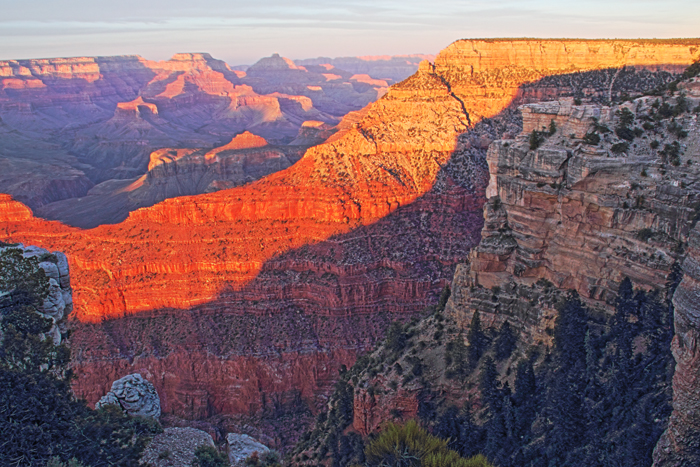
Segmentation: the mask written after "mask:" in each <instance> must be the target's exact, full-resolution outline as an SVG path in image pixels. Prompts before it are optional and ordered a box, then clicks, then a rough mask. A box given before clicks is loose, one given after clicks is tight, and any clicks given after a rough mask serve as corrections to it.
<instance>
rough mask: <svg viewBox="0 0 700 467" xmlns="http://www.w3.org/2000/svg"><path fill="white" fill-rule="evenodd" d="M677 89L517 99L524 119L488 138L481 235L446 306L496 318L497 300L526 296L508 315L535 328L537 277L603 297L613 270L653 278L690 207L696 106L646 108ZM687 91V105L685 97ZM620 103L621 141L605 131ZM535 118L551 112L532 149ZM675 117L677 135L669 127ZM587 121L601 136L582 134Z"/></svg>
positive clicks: (694, 202) (661, 277) (690, 215)
mask: <svg viewBox="0 0 700 467" xmlns="http://www.w3.org/2000/svg"><path fill="white" fill-rule="evenodd" d="M684 99H685V98H683V97H678V96H676V97H673V98H659V99H658V102H657V98H656V97H645V98H640V99H637V100H634V101H632V102H628V103H624V104H621V105H617V106H613V107H607V106H600V105H588V104H583V105H575V104H574V103H573V102H572V100H563V101H555V102H548V103H544V104H532V105H526V106H524V107H522V108H521V110H522V114H523V127H524V130H525V131H523V133H522V134H521V135H520V136H518V137H517V138H515V139H512V140H501V141H497V142H494V143H493V144H492V145H491V147H490V148H489V151H488V155H487V162H488V165H489V171H490V174H491V176H490V177H491V178H490V182H489V186H488V187H487V190H486V195H487V196H489V197H490V199H491V200H490V201H489V202H488V203H487V205H486V207H485V210H484V218H485V225H484V230H483V231H482V241H481V243H480V245H479V246H478V247H477V248H476V249H475V250H474V251H473V252H472V254H471V255H470V262H469V265H468V266H464V267H461V268H460V269H459V270H458V274H457V276H456V278H455V287H454V293H453V297H452V300H451V303H450V305H449V306H448V309H450V310H453V311H454V312H455V313H456V314H457V316H460V313H462V315H461V316H460V319H461V321H462V322H465V320H468V319H470V317H471V312H472V311H473V310H474V309H479V310H481V311H483V312H484V313H485V316H486V319H487V320H489V321H490V320H496V321H502V320H503V319H505V315H501V313H500V312H499V310H500V309H506V308H509V309H511V310H512V309H514V308H513V307H510V306H508V304H511V303H514V302H518V301H519V299H523V298H524V299H525V300H520V302H528V301H529V302H531V306H530V307H529V308H528V307H527V306H526V305H524V304H523V303H520V305H518V306H517V307H516V308H518V309H519V310H520V312H522V315H521V316H520V317H519V318H517V319H518V320H520V321H522V322H523V323H526V324H527V326H526V327H527V328H529V329H530V330H532V331H536V328H537V327H538V326H539V325H540V324H541V323H542V317H543V314H545V315H546V314H548V312H546V311H544V310H543V309H542V307H541V306H540V305H539V304H537V303H533V302H536V299H533V297H531V296H529V295H528V294H530V295H531V294H532V287H531V286H533V285H534V284H535V283H538V281H542V280H546V281H549V282H551V283H552V284H553V285H554V286H556V287H558V288H560V289H571V288H573V289H576V290H577V291H578V292H579V293H580V294H581V295H582V296H584V297H587V298H590V299H592V300H596V301H602V302H606V301H608V302H609V301H610V300H612V299H613V298H614V296H615V293H616V290H617V287H618V284H619V283H620V281H621V280H622V279H623V278H624V277H629V278H630V279H631V280H632V281H633V282H634V283H635V284H637V285H638V286H642V287H645V288H653V287H662V286H663V285H664V283H665V281H666V276H667V275H668V273H669V271H670V268H671V266H672V265H673V263H674V262H676V261H678V260H679V259H680V258H681V257H682V256H681V253H682V249H681V248H680V246H681V245H682V244H683V243H685V242H687V240H688V233H689V230H690V229H691V228H692V226H693V225H694V222H695V221H696V219H697V214H696V213H697V206H698V201H699V200H698V194H697V191H696V187H695V184H696V181H697V177H698V169H697V165H696V164H697V162H698V159H697V157H698V152H697V148H698V128H697V125H698V123H697V115H696V114H694V113H693V112H688V111H687V110H686V111H684V112H681V113H680V114H678V115H676V116H675V117H671V115H670V114H669V115H667V116H666V117H665V118H664V117H662V116H661V115H660V113H661V114H662V113H663V112H664V111H663V110H661V112H659V111H658V110H657V109H658V108H659V107H660V106H661V107H663V108H677V106H678V105H679V103H681V104H680V105H682V106H686V104H685V103H683V102H685V101H684ZM693 99H694V98H692V97H691V98H690V101H688V103H687V106H686V107H687V109H692V108H694V107H695V106H696V102H695V100H693ZM664 106H665V107H664ZM625 110H627V111H629V112H630V115H632V116H633V117H632V118H633V122H632V123H631V124H630V125H628V126H629V127H630V131H632V132H634V131H636V133H635V134H636V135H637V136H634V135H632V134H630V135H628V137H631V138H632V141H626V140H624V139H621V138H619V137H618V136H616V134H615V133H616V132H620V131H622V130H619V128H621V126H624V125H623V124H622V123H621V112H623V111H625ZM592 118H595V119H597V122H598V123H597V124H594V121H593V120H592ZM672 119H673V120H672ZM545 121H547V122H551V121H554V122H555V126H556V128H557V131H556V133H555V134H554V135H552V136H548V137H547V136H542V138H543V139H544V140H545V141H544V142H543V144H542V146H540V147H539V148H537V149H535V150H531V149H530V135H531V134H532V131H531V130H534V129H535V128H542V127H543V126H546V125H543V123H544V122H545ZM596 125H598V128H603V127H605V129H599V130H596ZM642 127H643V128H644V129H643V128H642ZM677 127H683V128H685V131H686V132H687V136H684V137H680V138H679V136H677V131H678V130H674V128H677ZM673 131H675V132H676V134H674V133H673ZM586 133H590V134H595V135H597V137H599V139H600V142H599V143H597V144H595V145H594V144H590V142H589V143H588V144H587V143H586V140H584V139H583V138H582V136H584V135H585V134H586ZM620 134H623V135H624V134H625V133H624V131H622V132H621V133H620ZM654 141H656V142H655V143H654ZM621 145H622V146H621ZM625 145H626V146H625ZM616 148H617V149H616ZM674 154H675V155H674ZM539 283H540V284H541V283H542V282H539ZM496 287H498V288H499V290H500V291H502V292H503V293H502V294H501V297H500V298H498V299H497V300H494V299H492V298H491V297H492V296H494V294H493V293H492V291H491V290H490V289H494V288H496ZM468 310H469V311H468ZM465 313H466V314H465ZM542 330H543V329H539V331H542ZM540 336H541V334H540Z"/></svg>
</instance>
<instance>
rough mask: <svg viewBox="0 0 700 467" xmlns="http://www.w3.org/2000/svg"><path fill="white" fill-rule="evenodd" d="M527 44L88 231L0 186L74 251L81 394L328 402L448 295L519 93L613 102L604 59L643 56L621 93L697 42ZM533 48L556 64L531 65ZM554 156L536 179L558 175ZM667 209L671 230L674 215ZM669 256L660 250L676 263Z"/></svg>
mask: <svg viewBox="0 0 700 467" xmlns="http://www.w3.org/2000/svg"><path fill="white" fill-rule="evenodd" d="M519 42H520V41H518V43H513V42H509V41H504V42H500V43H499V42H489V41H480V42H479V41H460V42H457V43H455V44H453V45H452V46H450V47H449V48H448V49H446V51H445V52H443V54H441V55H440V56H439V57H438V58H437V59H436V64H435V66H433V65H431V64H429V63H428V62H424V63H423V64H422V65H421V67H420V70H419V72H418V73H416V74H415V75H414V76H412V77H411V78H409V79H407V80H405V81H403V82H402V83H400V84H398V85H395V86H393V87H391V88H390V89H389V91H388V92H387V94H386V95H385V96H384V97H383V98H382V99H380V100H379V101H377V102H376V103H374V104H371V105H370V106H369V107H367V108H366V109H364V111H363V112H361V113H358V114H354V115H352V116H350V117H348V119H346V122H345V123H344V124H341V125H340V128H341V130H340V131H338V132H337V133H336V134H334V135H333V136H331V137H330V138H329V139H328V140H327V141H326V142H325V143H324V144H321V145H318V146H315V147H313V148H311V149H309V150H308V151H307V152H306V153H305V155H304V156H303V158H302V159H301V160H300V161H299V162H297V163H296V164H295V165H293V166H291V167H289V168H287V169H286V170H282V171H280V172H277V173H275V174H272V175H269V176H267V177H265V178H263V179H261V180H259V181H257V182H253V183H251V184H249V185H246V186H243V187H238V188H234V189H230V190H224V191H218V192H216V193H211V194H207V195H201V196H184V197H179V198H174V199H168V200H166V201H164V202H162V203H160V204H157V205H155V206H152V207H150V208H144V209H139V210H137V211H134V212H132V213H131V214H130V216H129V218H128V219H127V220H125V221H124V222H122V223H120V224H117V225H113V226H101V227H98V228H95V229H92V230H88V231H82V230H79V229H74V228H69V227H66V226H64V225H61V224H59V223H50V222H46V221H41V220H37V219H34V218H32V217H31V214H30V213H29V212H28V211H27V210H26V208H24V207H23V206H21V205H19V204H18V203H16V202H13V201H12V200H10V199H9V198H8V197H4V198H2V199H0V202H1V203H2V205H3V207H4V210H3V211H2V212H3V214H2V215H3V219H2V222H3V224H4V225H3V228H2V229H1V230H0V232H1V233H2V236H3V238H7V239H17V240H22V241H31V242H33V243H38V244H41V245H47V246H51V248H55V249H61V250H64V251H66V252H67V254H68V255H69V258H70V260H71V266H72V270H73V271H74V273H75V281H74V290H75V301H76V315H77V317H78V319H79V320H81V321H82V322H83V323H84V324H80V325H78V329H77V330H76V332H75V338H74V339H75V340H74V346H75V348H76V357H77V358H76V368H77V370H78V374H79V375H80V376H79V378H78V380H77V382H76V391H77V392H78V394H80V395H83V396H86V397H87V398H88V400H91V401H94V400H96V398H97V397H99V395H98V393H99V392H101V391H102V390H104V389H106V387H105V386H106V385H107V384H108V382H110V381H112V380H114V379H116V378H118V377H119V376H122V375H124V374H128V373H133V372H135V371H140V372H142V374H144V373H143V371H146V372H150V373H149V375H148V376H146V377H147V378H148V379H149V380H152V381H153V382H154V384H155V385H156V388H157V390H158V392H159V394H161V397H162V401H163V410H164V411H165V412H166V413H176V414H179V415H182V416H187V417H206V416H209V415H213V414H216V413H241V412H243V411H247V410H248V407H252V411H253V412H254V413H270V412H269V411H271V410H273V409H274V407H276V406H278V407H283V408H285V410H289V409H290V407H293V406H295V405H296V406H298V405H299V404H298V403H297V402H298V400H299V399H301V400H302V401H303V402H304V403H305V404H306V405H307V406H308V407H309V408H310V409H311V410H312V411H313V410H315V407H316V404H318V403H319V400H320V399H319V398H318V395H319V394H323V393H327V392H328V390H329V389H330V388H331V385H332V382H333V380H334V378H335V375H336V372H337V368H338V366H339V365H340V364H341V363H345V364H347V363H351V362H352V360H353V359H354V358H355V356H356V355H357V352H359V351H362V350H364V349H367V348H369V347H370V346H371V345H372V344H373V343H374V342H376V339H378V338H379V337H380V336H381V335H382V333H383V330H384V329H385V326H386V323H388V321H389V320H390V319H393V318H396V317H399V316H409V315H412V314H417V313H420V312H421V311H422V310H423V308H424V307H425V305H426V304H429V303H432V302H434V300H435V299H436V295H437V294H438V293H439V291H440V289H441V288H442V287H443V286H444V284H445V283H446V282H448V281H449V280H450V279H452V277H453V275H454V271H455V266H456V265H457V264H458V263H460V262H464V261H466V258H467V254H468V252H469V250H470V248H471V247H473V246H475V245H476V244H477V243H478V239H479V234H480V230H481V227H482V222H483V220H482V219H483V217H482V205H483V202H484V196H483V193H484V189H485V187H486V184H487V181H488V176H487V171H486V169H487V168H486V164H485V163H484V155H485V150H486V148H487V147H488V146H489V143H490V142H491V141H492V140H494V139H497V138H501V137H502V136H503V135H510V136H511V137H512V136H513V135H515V134H517V132H518V131H519V120H518V117H517V115H516V114H515V112H514V110H513V108H512V107H510V108H507V106H508V105H510V104H511V101H512V100H513V99H514V97H517V99H520V101H528V100H530V99H536V98H538V97H539V96H541V95H548V94H555V95H559V94H563V95H566V94H576V93H577V92H579V91H580V90H581V89H580V88H578V87H577V83H585V84H586V86H588V87H587V88H586V89H589V90H590V94H591V96H592V98H598V97H599V96H604V95H605V94H606V93H608V92H609V91H610V89H611V88H610V83H609V82H606V81H605V79H606V77H610V76H611V75H610V74H608V72H607V71H606V70H607V69H608V68H610V67H619V66H623V65H625V64H626V63H628V62H626V61H625V60H627V59H629V63H630V64H633V65H639V66H640V67H641V68H643V69H640V70H639V71H638V72H637V71H634V70H633V71H630V72H629V73H625V74H624V76H622V75H623V74H622V73H620V76H618V78H617V80H616V82H618V81H619V82H620V83H622V84H624V86H622V87H620V88H615V89H614V92H615V93H618V92H621V90H624V89H635V86H636V87H637V88H638V87H641V86H642V84H645V83H647V82H649V81H651V82H655V83H660V82H664V81H665V80H668V78H669V76H670V75H666V74H664V73H665V72H664V73H657V74H654V73H651V72H650V71H649V69H654V68H657V67H663V68H668V67H670V69H672V70H680V69H681V68H682V64H685V65H687V64H688V63H690V61H692V59H693V58H694V57H695V56H694V55H693V54H696V55H697V50H696V52H692V50H691V49H692V47H690V46H689V45H687V44H676V45H664V47H666V48H668V49H669V50H671V51H673V53H670V52H669V53H668V54H661V55H658V56H656V55H655V56H648V57H647V58H646V59H645V60H646V61H642V60H641V59H638V58H636V57H637V55H634V54H632V55H629V54H628V55H624V54H622V55H620V54H618V55H614V54H613V55H612V56H608V55H606V54H603V55H597V53H596V55H595V56H596V57H601V58H599V59H594V58H592V57H587V56H583V57H582V58H581V54H583V55H585V53H590V54H594V52H591V51H590V50H591V46H592V45H595V44H598V45H599V46H600V47H599V50H602V49H605V48H606V47H613V46H614V45H615V44H613V43H608V42H602V41H600V42H598V43H594V42H581V43H583V44H586V46H587V47H588V49H585V50H588V52H585V50H584V49H581V50H582V51H581V52H580V53H578V55H576V57H578V58H581V60H580V63H584V64H585V66H579V67H578V68H576V67H575V65H572V63H573V62H572V60H573V59H572V60H569V61H566V60H563V59H562V57H560V56H559V55H557V53H558V52H557V53H554V52H552V53H554V55H553V56H552V57H549V56H548V54H549V53H550V52H551V51H558V50H562V48H565V49H566V50H569V49H571V50H578V49H577V47H579V46H578V45H577V44H579V42H575V43H572V44H571V47H569V46H568V43H566V42H562V41H533V43H537V44H540V45H547V47H544V46H542V47H539V46H538V47H535V46H534V45H533V46H531V47H530V48H529V49H528V50H530V52H529V53H530V56H526V57H525V58H522V57H521V56H520V55H517V54H516V55H513V54H511V53H510V52H508V51H509V50H511V49H512V48H513V47H515V48H516V49H518V48H519V47H521V44H519ZM523 43H526V42H523ZM562 44H563V45H562ZM624 44H628V42H624ZM629 44H630V47H631V48H632V49H634V50H637V49H640V48H641V49H644V47H646V46H645V45H644V44H641V43H629ZM549 45H551V47H549ZM499 47H501V48H502V49H503V50H505V51H506V53H504V54H503V56H502V57H501V58H500V59H499V60H496V61H493V62H488V61H484V62H483V64H482V66H481V67H480V68H479V67H477V72H474V73H471V70H472V68H473V67H474V66H475V64H478V63H479V60H480V59H479V58H478V57H479V54H477V53H476V52H474V50H475V49H476V50H478V51H480V52H479V53H480V54H481V56H486V55H489V54H490V55H491V56H495V55H496V51H497V49H498V48H499ZM613 48H614V47H613ZM662 49H663V48H662ZM518 50H519V49H518ZM644 50H646V49H644ZM660 50H661V49H660ZM664 50H665V49H664ZM584 52H585V53H584ZM533 57H535V58H536V60H535V58H533ZM548 57H549V58H548ZM679 57H680V58H679ZM578 58H577V60H578ZM528 60H530V61H532V60H535V61H534V62H533V63H537V64H539V65H541V68H537V70H536V72H533V73H524V71H523V70H526V69H527V62H528ZM667 60H668V61H670V62H671V63H670V64H669V63H666V61H667ZM684 60H685V61H684ZM539 65H538V66H539ZM488 66H492V67H494V68H492V69H489V68H488ZM467 70H469V72H467ZM519 70H520V71H519ZM588 70H594V71H593V72H589V73H578V72H584V71H588ZM597 70H602V71H597ZM574 71H575V72H577V74H575V75H573V77H572V76H568V77H562V78H561V82H560V81H558V80H557V79H558V77H557V75H560V74H564V73H571V72H574ZM550 75H551V76H553V78H551V79H545V78H546V77H547V76H550ZM612 75H614V73H612ZM504 76H506V77H507V78H508V79H505V78H503V77H504ZM554 78H557V79H554ZM576 80H579V81H576ZM562 83H568V84H566V85H563V84H562ZM572 83H573V84H572ZM519 87H521V88H523V89H525V88H526V89H527V90H528V91H527V92H522V93H521V94H519V93H520V91H518V89H519ZM514 93H515V94H514ZM518 96H519V97H518ZM499 106H500V108H499ZM162 109H163V107H162V106H160V105H158V110H159V115H163V114H164V113H165V111H164V110H162ZM499 112H500V114H499ZM497 114H498V115H497ZM483 116H489V117H494V118H489V119H484V120H481V121H479V120H480V119H481V118H482V117H483ZM567 137H568V135H567ZM514 144H515V143H514ZM259 149H260V150H263V149H264V147H263V148H259ZM555 156H556V154H555V155H554V156H552V157H553V159H552V160H554V159H556V157H555ZM548 157H549V156H548ZM557 157H558V156H557ZM174 159H177V160H176V161H175V162H176V163H179V162H180V161H182V160H185V159H186V157H183V158H177V157H174ZM169 165H170V163H166V164H159V165H158V166H157V167H155V169H158V168H161V167H163V168H167V167H168V166H169ZM584 165H585V164H584ZM584 168H586V167H584V166H583V165H582V166H581V173H583V169H584ZM557 170H558V169H556V170H555V169H552V171H550V172H552V173H551V174H550V173H549V172H547V173H544V174H537V177H553V179H554V178H556V179H557V181H558V182H557V183H559V180H560V179H561V180H563V178H562V177H563V175H561V174H559V173H558V172H557ZM678 170H692V169H691V168H688V169H686V168H685V167H684V168H683V169H678ZM584 178H585V177H584ZM547 180H549V179H547ZM538 181H540V180H539V178H538V179H537V181H535V182H534V183H535V185H536V184H537V183H538ZM579 181H580V180H579ZM603 182H605V183H607V179H606V180H601V183H603ZM557 186H558V185H557ZM645 187H646V185H645ZM647 188H648V187H647ZM647 188H645V189H647ZM551 189H552V190H554V188H551ZM649 189H651V188H649ZM541 191H542V192H544V193H545V195H548V196H549V195H550V194H549V192H548V190H547V189H544V190H541ZM557 196H558V195H557ZM557 196H554V198H555V199H556V198H557ZM545 199H547V200H550V201H551V196H549V197H546V198H545ZM543 210H545V208H543ZM645 215H646V214H644V213H640V216H642V218H643V219H641V218H640V219H641V220H640V222H642V220H643V221H644V222H647V221H648V219H647V218H646V217H644V216H645ZM664 219H665V218H664ZM664 222H665V223H661V222H660V223H659V228H660V229H661V228H668V229H671V228H672V227H673V225H672V224H670V223H668V222H666V221H664ZM640 225H641V224H640ZM644 225H646V224H644ZM669 231H670V230H669ZM650 248H651V247H650ZM644 251H646V250H644ZM655 258H656V253H655ZM665 260H666V256H662V257H661V258H660V259H659V258H656V259H654V261H657V262H659V261H660V262H661V264H662V267H665V266H663V265H664V264H666V263H664V261H665ZM648 262H649V264H652V262H653V261H652V260H651V259H649V260H648ZM651 269H652V268H651V266H649V270H651ZM613 280H614V279H613ZM125 316H126V317H125ZM104 319H107V321H106V322H105V323H102V320H104ZM308 321H310V322H308ZM85 323H87V324H85ZM297 324H298V326H297ZM302 324H303V326H302ZM261 330H264V332H262V331H261ZM268 333H269V334H268ZM289 388H293V389H289ZM102 393H103V392H102ZM232 394H233V395H237V394H240V397H238V398H236V397H231V395H232ZM100 395H101V394H100ZM274 400H277V401H278V403H275V402H274ZM294 401H296V402H294ZM266 411H267V412H266Z"/></svg>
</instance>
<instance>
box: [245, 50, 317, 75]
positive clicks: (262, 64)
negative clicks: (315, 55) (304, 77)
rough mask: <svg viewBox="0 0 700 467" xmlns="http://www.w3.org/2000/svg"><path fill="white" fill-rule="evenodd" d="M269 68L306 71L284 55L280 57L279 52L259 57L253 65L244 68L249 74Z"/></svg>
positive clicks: (268, 69) (269, 69)
mask: <svg viewBox="0 0 700 467" xmlns="http://www.w3.org/2000/svg"><path fill="white" fill-rule="evenodd" d="M261 70H264V71H271V70H299V71H306V68H304V67H303V66H297V65H296V64H295V63H294V62H293V61H291V60H290V59H288V58H286V57H281V56H280V54H276V53H275V54H272V56H270V57H265V58H261V59H260V60H258V61H257V62H256V63H255V64H254V65H252V66H251V67H250V68H248V69H247V70H246V73H247V74H249V75H252V74H255V73H256V72H258V71H261Z"/></svg>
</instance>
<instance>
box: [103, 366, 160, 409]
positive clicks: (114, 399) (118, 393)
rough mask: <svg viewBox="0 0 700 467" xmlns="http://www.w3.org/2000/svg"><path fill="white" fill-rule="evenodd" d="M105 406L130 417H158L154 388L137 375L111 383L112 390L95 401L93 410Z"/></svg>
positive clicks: (156, 394) (157, 399)
mask: <svg viewBox="0 0 700 467" xmlns="http://www.w3.org/2000/svg"><path fill="white" fill-rule="evenodd" d="M106 405H116V406H118V407H120V408H121V409H122V410H123V411H124V413H126V414H128V415H132V416H138V417H148V418H158V417H160V399H159V398H158V393H157V392H156V388H154V387H153V385H152V384H151V383H150V382H149V381H146V380H145V379H143V377H142V376H141V375H139V374H133V375H127V376H124V377H123V378H120V379H118V380H116V381H115V382H114V383H112V389H111V390H110V391H109V392H108V393H107V394H105V395H104V396H103V397H102V398H101V399H100V400H99V401H97V404H95V408H96V409H99V408H100V407H104V406H106Z"/></svg>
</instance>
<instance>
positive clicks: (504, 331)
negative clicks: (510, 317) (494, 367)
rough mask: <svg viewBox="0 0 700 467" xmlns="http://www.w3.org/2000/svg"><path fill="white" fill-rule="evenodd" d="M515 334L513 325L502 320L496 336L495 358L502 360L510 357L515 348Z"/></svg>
mask: <svg viewBox="0 0 700 467" xmlns="http://www.w3.org/2000/svg"><path fill="white" fill-rule="evenodd" d="M516 341H517V336H516V335H515V332H514V331H513V327H512V326H511V325H510V323H509V322H508V321H506V322H504V323H503V325H502V326H501V329H500V330H499V332H498V336H497V337H496V342H495V343H494V344H495V350H496V360H497V361H502V360H505V359H507V358H509V357H510V355H511V354H512V353H513V350H515V343H516Z"/></svg>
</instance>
